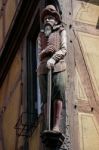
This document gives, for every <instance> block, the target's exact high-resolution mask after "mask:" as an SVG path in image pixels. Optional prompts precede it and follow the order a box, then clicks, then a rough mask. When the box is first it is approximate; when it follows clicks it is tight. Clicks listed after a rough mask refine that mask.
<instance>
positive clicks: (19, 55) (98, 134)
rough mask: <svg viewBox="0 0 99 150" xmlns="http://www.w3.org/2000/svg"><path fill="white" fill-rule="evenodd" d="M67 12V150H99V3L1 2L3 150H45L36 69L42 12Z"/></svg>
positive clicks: (64, 115) (0, 118)
mask: <svg viewBox="0 0 99 150" xmlns="http://www.w3.org/2000/svg"><path fill="white" fill-rule="evenodd" d="M48 4H53V5H55V7H57V8H59V7H60V9H61V10H62V21H63V24H64V27H65V29H66V30H67V40H68V41H67V43H68V53H67V56H66V65H67V74H66V77H67V85H66V101H65V104H64V107H63V112H62V121H61V122H62V124H61V130H62V132H63V133H64V134H65V137H66V139H65V141H64V144H63V145H62V147H61V148H60V149H63V150H98V149H99V69H98V66H99V61H98V60H99V51H98V49H99V42H98V41H99V1H98V0H71V1H70V0H36V1H35V0H32V1H29V0H28V1H27V2H26V1H25V0H1V1H0V150H45V149H46V148H45V147H44V145H43V144H42V142H41V138H40V134H41V129H42V122H43V115H42V111H41V108H42V104H41V100H40V91H39V86H38V78H37V72H36V68H37V65H38V55H37V51H38V47H39V40H38V33H39V31H40V29H42V23H41V21H40V13H41V10H42V9H43V8H44V7H45V5H48Z"/></svg>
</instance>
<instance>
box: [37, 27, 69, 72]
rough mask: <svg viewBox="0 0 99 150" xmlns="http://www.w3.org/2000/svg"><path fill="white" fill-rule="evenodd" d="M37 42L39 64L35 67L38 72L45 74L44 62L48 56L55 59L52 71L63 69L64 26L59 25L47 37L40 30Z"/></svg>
mask: <svg viewBox="0 0 99 150" xmlns="http://www.w3.org/2000/svg"><path fill="white" fill-rule="evenodd" d="M39 43H40V50H39V54H40V64H39V67H38V69H37V72H38V74H46V73H47V72H48V68H47V66H46V64H47V60H48V59H50V58H53V59H54V60H55V61H56V64H55V66H54V68H53V72H61V71H64V70H65V69H66V63H65V60H64V57H65V55H66V52H67V43H66V31H65V30H64V28H62V27H61V28H60V27H59V28H58V29H56V30H54V31H53V32H52V33H51V34H50V36H49V37H48V38H47V37H46V36H45V34H44V32H40V34H39Z"/></svg>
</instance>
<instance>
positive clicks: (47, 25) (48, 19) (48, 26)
mask: <svg viewBox="0 0 99 150" xmlns="http://www.w3.org/2000/svg"><path fill="white" fill-rule="evenodd" d="M57 23H58V22H57V21H56V19H55V17H54V16H51V15H47V16H45V18H44V32H45V35H46V37H48V36H49V35H50V34H51V32H52V28H53V26H54V25H57Z"/></svg>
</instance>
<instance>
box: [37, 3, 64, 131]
mask: <svg viewBox="0 0 99 150" xmlns="http://www.w3.org/2000/svg"><path fill="white" fill-rule="evenodd" d="M41 20H42V22H43V23H44V30H42V31H41V32H40V34H39V44H40V50H39V58H40V64H39V66H38V75H39V83H40V91H41V99H42V101H43V104H44V105H45V108H46V102H47V75H48V70H49V69H51V70H52V97H51V102H52V106H53V127H52V130H53V131H55V132H59V125H60V116H61V112H62V106H63V101H64V100H65V87H66V73H65V70H66V64H65V60H64V58H65V55H66V53H67V43H66V31H65V29H64V27H63V25H62V23H61V16H60V14H59V13H58V11H57V10H56V9H55V7H54V6H53V5H48V6H46V8H45V9H44V10H43V11H42V13H41Z"/></svg>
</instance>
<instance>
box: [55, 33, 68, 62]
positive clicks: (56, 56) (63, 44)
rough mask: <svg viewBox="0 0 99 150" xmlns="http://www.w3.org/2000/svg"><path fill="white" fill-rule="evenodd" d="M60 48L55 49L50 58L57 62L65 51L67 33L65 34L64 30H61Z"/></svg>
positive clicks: (63, 55)
mask: <svg viewBox="0 0 99 150" xmlns="http://www.w3.org/2000/svg"><path fill="white" fill-rule="evenodd" d="M60 36H61V48H60V49H59V50H58V51H56V52H55V53H54V54H53V56H52V59H54V60H55V62H58V61H59V60H61V59H63V58H64V57H65V55H66V53H67V35H66V30H63V31H61V34H60Z"/></svg>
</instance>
